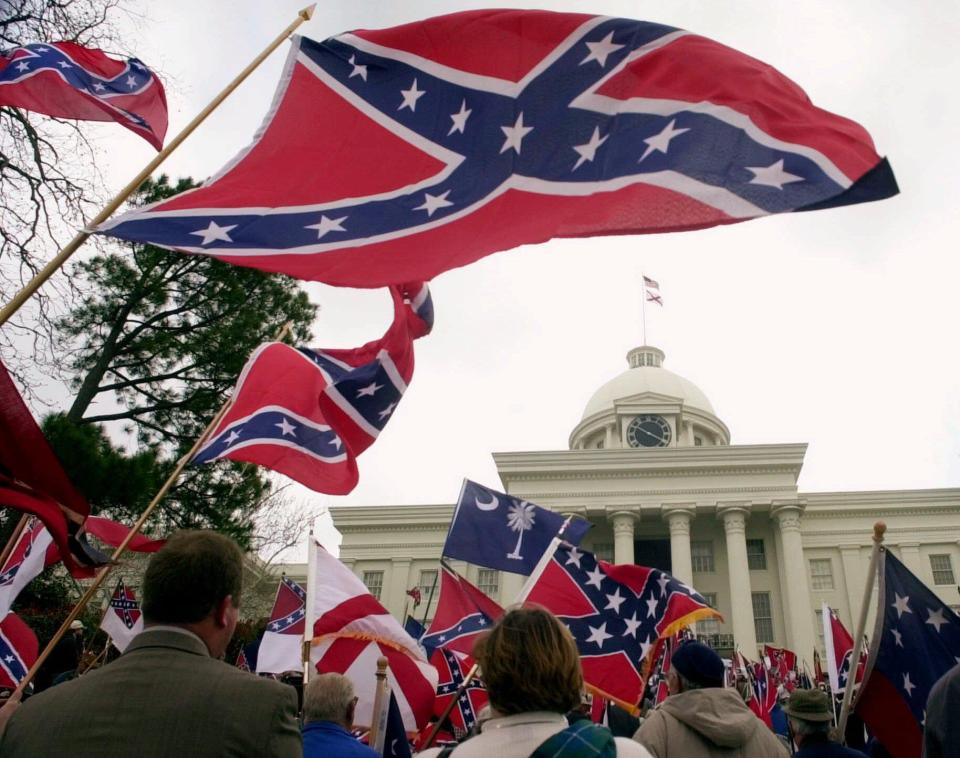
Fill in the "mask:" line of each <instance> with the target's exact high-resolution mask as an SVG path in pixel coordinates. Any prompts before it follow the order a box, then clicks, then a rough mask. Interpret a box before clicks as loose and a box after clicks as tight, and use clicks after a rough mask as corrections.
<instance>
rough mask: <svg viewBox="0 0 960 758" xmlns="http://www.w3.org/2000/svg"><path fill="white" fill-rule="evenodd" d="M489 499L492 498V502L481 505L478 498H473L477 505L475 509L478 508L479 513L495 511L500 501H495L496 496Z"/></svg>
mask: <svg viewBox="0 0 960 758" xmlns="http://www.w3.org/2000/svg"><path fill="white" fill-rule="evenodd" d="M490 497H492V498H493V500H492V501H491V502H489V503H481V502H480V498H474V502H475V503H476V504H477V508H479V509H480V510H481V511H495V510H497V506H498V505H500V500H498V499H497V496H496V495H491V496H490Z"/></svg>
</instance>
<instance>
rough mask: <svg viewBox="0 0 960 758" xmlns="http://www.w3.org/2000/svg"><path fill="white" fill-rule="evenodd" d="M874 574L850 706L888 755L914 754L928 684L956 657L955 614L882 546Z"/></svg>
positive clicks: (959, 653)
mask: <svg viewBox="0 0 960 758" xmlns="http://www.w3.org/2000/svg"><path fill="white" fill-rule="evenodd" d="M878 576H879V583H880V588H879V590H880V591H879V594H878V598H879V602H880V608H879V609H878V610H877V621H876V626H875V628H874V633H873V645H872V646H871V651H870V658H869V660H868V662H867V672H866V674H865V675H864V678H863V683H862V684H861V685H860V692H859V694H858V695H857V699H856V701H855V702H854V706H853V707H854V710H855V711H856V713H857V715H859V716H860V718H862V719H863V720H864V722H865V723H866V725H867V727H868V728H869V729H870V731H872V732H873V733H874V734H875V735H876V736H877V739H879V740H880V742H882V743H883V745H884V747H886V748H887V750H889V751H890V752H891V753H892V754H893V755H894V756H896V757H897V758H900V756H919V755H920V754H921V745H922V739H923V724H924V721H925V720H926V709H927V698H928V697H929V695H930V690H931V688H932V687H933V685H934V684H935V683H936V681H937V680H938V679H939V678H940V677H941V676H943V675H944V674H946V673H947V671H949V670H950V669H951V668H953V667H954V666H955V665H957V663H960V616H958V615H957V614H956V613H954V612H953V610H951V608H950V606H948V605H947V604H946V603H944V602H943V601H942V600H941V599H940V598H938V597H937V596H936V595H934V594H933V593H932V592H931V591H930V590H929V589H927V587H926V586H925V585H924V583H923V582H921V581H920V580H919V579H918V578H917V577H916V576H914V575H913V574H912V573H911V572H910V570H909V569H907V567H906V566H904V565H903V564H902V563H901V562H900V561H899V560H897V558H896V557H895V556H894V555H893V554H892V553H891V552H890V551H889V550H887V549H886V548H884V549H882V550H881V551H880V563H879V567H878ZM951 592H952V588H951ZM954 715H956V713H954Z"/></svg>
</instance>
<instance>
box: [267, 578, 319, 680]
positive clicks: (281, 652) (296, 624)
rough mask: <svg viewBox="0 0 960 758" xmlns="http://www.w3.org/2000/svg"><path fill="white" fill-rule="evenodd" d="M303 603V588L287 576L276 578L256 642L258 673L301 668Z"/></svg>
mask: <svg viewBox="0 0 960 758" xmlns="http://www.w3.org/2000/svg"><path fill="white" fill-rule="evenodd" d="M306 602H307V593H306V591H305V590H304V589H303V587H301V586H300V585H299V584H297V583H296V582H295V581H293V580H292V579H287V577H283V578H282V579H281V580H280V585H279V586H278V587H277V597H276V599H275V600H274V601H273V611H272V612H271V613H270V621H268V622H267V628H266V629H265V630H264V632H263V639H262V640H261V641H260V652H259V654H258V655H257V665H256V670H257V673H258V674H282V673H283V672H284V671H299V670H300V669H301V668H302V667H303V652H302V643H303V631H304V629H305V628H306V622H305V614H306Z"/></svg>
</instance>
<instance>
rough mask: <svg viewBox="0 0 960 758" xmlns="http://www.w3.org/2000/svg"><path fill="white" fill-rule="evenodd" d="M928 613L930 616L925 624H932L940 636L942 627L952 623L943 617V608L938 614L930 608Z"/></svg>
mask: <svg viewBox="0 0 960 758" xmlns="http://www.w3.org/2000/svg"><path fill="white" fill-rule="evenodd" d="M927 613H928V614H929V616H928V618H927V620H926V622H925V623H927V624H930V626H932V627H934V628H935V629H936V630H937V633H938V634H939V633H940V627H941V626H943V625H944V624H949V623H950V622H949V621H947V620H946V619H945V618H944V617H943V608H940V609H939V610H938V611H937V612H936V613H934V612H933V611H931V610H930V609H929V608H928V609H927Z"/></svg>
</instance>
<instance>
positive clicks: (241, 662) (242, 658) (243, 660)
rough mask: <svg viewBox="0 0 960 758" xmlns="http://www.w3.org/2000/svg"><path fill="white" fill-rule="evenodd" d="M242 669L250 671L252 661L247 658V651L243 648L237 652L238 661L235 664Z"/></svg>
mask: <svg viewBox="0 0 960 758" xmlns="http://www.w3.org/2000/svg"><path fill="white" fill-rule="evenodd" d="M233 665H234V666H236V667H237V668H238V669H240V670H241V671H250V670H251V669H250V662H249V661H248V660H247V654H246V651H245V650H244V649H243V648H240V652H239V653H237V660H236V663H234V664H233Z"/></svg>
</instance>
